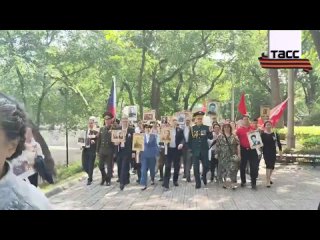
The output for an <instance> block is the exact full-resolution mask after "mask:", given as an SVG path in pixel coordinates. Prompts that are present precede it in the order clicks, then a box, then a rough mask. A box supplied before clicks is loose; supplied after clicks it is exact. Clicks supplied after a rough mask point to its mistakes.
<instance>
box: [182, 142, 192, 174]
mask: <svg viewBox="0 0 320 240" xmlns="http://www.w3.org/2000/svg"><path fill="white" fill-rule="evenodd" d="M182 159H183V174H184V175H185V176H186V178H190V170H191V167H192V153H191V149H189V148H188V147H185V146H184V147H183V149H182Z"/></svg>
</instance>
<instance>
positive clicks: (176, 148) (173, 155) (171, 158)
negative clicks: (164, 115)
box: [162, 118, 184, 189]
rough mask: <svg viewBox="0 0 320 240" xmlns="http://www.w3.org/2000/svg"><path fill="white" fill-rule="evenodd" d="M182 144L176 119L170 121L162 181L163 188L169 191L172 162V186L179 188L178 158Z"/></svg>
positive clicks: (182, 138) (182, 139)
mask: <svg viewBox="0 0 320 240" xmlns="http://www.w3.org/2000/svg"><path fill="white" fill-rule="evenodd" d="M183 144H184V137H183V131H182V129H180V128H179V127H178V122H177V119H176V118H173V119H172V130H171V142H170V143H169V146H168V155H167V157H166V160H165V175H164V181H163V185H162V186H163V187H164V188H165V189H169V182H170V177H171V166H172V162H173V167H174V173H173V184H174V186H176V187H177V186H179V184H178V177H179V170H180V157H181V153H182V148H183Z"/></svg>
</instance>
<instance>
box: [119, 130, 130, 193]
mask: <svg viewBox="0 0 320 240" xmlns="http://www.w3.org/2000/svg"><path fill="white" fill-rule="evenodd" d="M133 134H134V128H132V127H129V128H128V130H127V134H126V139H125V142H124V144H120V146H119V152H118V158H117V165H118V177H119V178H120V190H123V189H124V186H125V185H127V184H129V183H130V173H129V170H130V161H131V157H132V139H133Z"/></svg>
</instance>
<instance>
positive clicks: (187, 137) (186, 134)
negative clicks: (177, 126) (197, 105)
mask: <svg viewBox="0 0 320 240" xmlns="http://www.w3.org/2000/svg"><path fill="white" fill-rule="evenodd" d="M183 134H184V138H185V140H186V142H189V134H190V126H186V127H185V128H184V130H183Z"/></svg>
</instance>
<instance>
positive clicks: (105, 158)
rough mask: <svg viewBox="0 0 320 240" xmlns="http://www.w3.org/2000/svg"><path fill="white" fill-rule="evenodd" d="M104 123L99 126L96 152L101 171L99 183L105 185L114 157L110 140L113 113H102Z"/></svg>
mask: <svg viewBox="0 0 320 240" xmlns="http://www.w3.org/2000/svg"><path fill="white" fill-rule="evenodd" d="M103 118H104V122H105V125H104V126H103V127H102V128H100V132H99V137H98V142H97V153H98V154H99V169H100V172H101V176H102V180H101V185H103V184H104V183H105V182H106V185H107V186H110V184H111V176H112V163H113V158H114V157H115V153H116V151H115V149H116V148H115V145H114V143H113V142H111V130H113V127H112V125H113V124H112V123H113V115H112V113H110V112H105V113H104V114H103ZM105 164H107V173H106V171H105Z"/></svg>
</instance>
